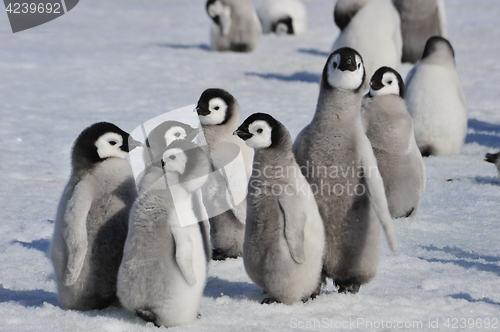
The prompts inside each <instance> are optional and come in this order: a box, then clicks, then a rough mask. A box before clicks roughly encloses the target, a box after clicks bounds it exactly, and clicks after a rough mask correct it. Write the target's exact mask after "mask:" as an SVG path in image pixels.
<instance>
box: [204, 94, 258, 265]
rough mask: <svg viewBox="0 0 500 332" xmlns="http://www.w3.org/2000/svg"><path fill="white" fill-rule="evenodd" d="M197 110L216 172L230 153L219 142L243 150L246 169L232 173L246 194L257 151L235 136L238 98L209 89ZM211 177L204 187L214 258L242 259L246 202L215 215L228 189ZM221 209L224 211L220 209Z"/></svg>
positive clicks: (238, 120) (239, 118) (237, 121)
mask: <svg viewBox="0 0 500 332" xmlns="http://www.w3.org/2000/svg"><path fill="white" fill-rule="evenodd" d="M195 111H197V112H198V116H199V119H200V122H201V125H202V129H203V133H204V137H205V139H206V144H207V146H208V154H209V158H210V161H211V163H212V171H217V170H219V169H221V168H222V167H224V166H225V165H224V163H223V160H224V159H225V158H224V155H225V153H226V151H225V147H224V145H221V146H220V147H219V146H218V143H221V142H229V143H234V144H236V145H238V146H239V148H240V149H241V153H242V157H243V161H244V164H245V169H239V170H237V171H238V172H239V173H238V174H228V176H230V177H233V178H241V179H242V181H241V183H240V184H238V185H239V186H241V187H242V188H243V191H246V189H247V184H248V179H250V175H251V173H252V161H253V154H254V152H253V149H251V148H250V147H248V146H247V145H246V144H245V143H244V142H243V141H242V140H241V139H239V138H238V137H236V136H234V135H233V131H234V130H236V128H238V125H239V124H240V123H241V111H240V106H239V104H238V102H237V101H236V99H235V98H234V97H233V96H232V95H231V94H230V93H229V92H227V91H225V90H222V89H207V90H205V91H204V92H203V93H202V95H201V96H200V99H199V101H198V104H197V106H196V109H195ZM214 180H215V179H214V178H213V177H211V178H210V179H209V181H207V184H206V185H205V186H204V187H203V200H204V203H205V206H206V208H207V212H208V214H209V216H211V218H210V220H209V221H210V235H211V239H212V243H213V246H214V248H215V250H214V251H213V259H215V260H223V259H226V258H228V257H229V258H236V257H239V256H241V254H242V250H243V236H244V232H245V220H246V209H247V203H246V200H243V201H242V202H241V203H239V204H238V205H236V206H234V207H231V208H230V209H229V208H227V209H222V211H225V212H223V213H220V214H218V213H211V209H212V208H219V206H220V205H221V204H222V203H223V201H224V202H225V192H226V187H225V186H223V185H222V181H214ZM218 210H221V209H220V208H219V209H218Z"/></svg>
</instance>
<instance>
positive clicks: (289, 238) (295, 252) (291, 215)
mask: <svg viewBox="0 0 500 332" xmlns="http://www.w3.org/2000/svg"><path fill="white" fill-rule="evenodd" d="M278 204H279V206H280V209H281V212H282V213H283V219H284V222H285V239H286V243H287V244H288V250H289V251H290V255H291V256H292V258H293V260H294V261H295V262H296V263H297V264H302V263H304V262H305V260H306V255H305V253H304V227H305V224H306V218H307V217H306V214H305V213H304V211H303V210H302V209H301V207H302V205H301V203H300V201H299V199H298V197H297V196H296V195H285V196H280V197H279V199H278Z"/></svg>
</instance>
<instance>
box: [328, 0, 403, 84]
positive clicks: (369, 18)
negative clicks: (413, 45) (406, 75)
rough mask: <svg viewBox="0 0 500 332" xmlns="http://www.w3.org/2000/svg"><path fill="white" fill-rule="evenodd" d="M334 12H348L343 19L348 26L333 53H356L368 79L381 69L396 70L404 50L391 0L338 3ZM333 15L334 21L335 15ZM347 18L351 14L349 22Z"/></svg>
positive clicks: (345, 0)
mask: <svg viewBox="0 0 500 332" xmlns="http://www.w3.org/2000/svg"><path fill="white" fill-rule="evenodd" d="M339 7H340V8H339ZM358 8H359V9H358ZM337 9H338V10H340V9H344V10H345V11H346V12H347V13H346V14H344V16H347V19H344V20H347V22H348V23H347V25H346V26H345V27H344V29H342V28H341V30H342V31H341V32H340V34H339V36H338V37H337V39H336V40H335V42H334V44H333V47H332V50H336V49H338V48H341V47H351V48H353V49H355V50H356V51H358V52H359V53H360V54H361V56H362V57H363V60H364V66H365V70H366V75H367V77H369V78H370V77H372V75H373V74H374V73H375V71H376V70H377V69H378V68H380V67H382V66H389V67H392V68H396V69H398V68H399V65H400V64H401V53H402V48H403V41H402V37H401V23H400V18H399V14H398V12H397V11H396V8H394V5H393V4H392V2H391V0H369V1H359V0H357V1H352V0H340V1H339V2H338V3H337V5H336V7H335V12H336V11H337ZM356 9H358V10H357V12H355V14H353V11H354V10H356ZM334 15H335V19H336V20H337V14H336V13H335V14H334ZM349 15H353V16H352V18H351V19H350V20H348V17H349ZM344 24H345V23H344Z"/></svg>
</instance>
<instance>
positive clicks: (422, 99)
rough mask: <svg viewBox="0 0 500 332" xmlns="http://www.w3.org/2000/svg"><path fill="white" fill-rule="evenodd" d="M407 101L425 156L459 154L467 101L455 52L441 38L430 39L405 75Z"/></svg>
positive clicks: (464, 134) (465, 127)
mask: <svg viewBox="0 0 500 332" xmlns="http://www.w3.org/2000/svg"><path fill="white" fill-rule="evenodd" d="M406 104H407V107H408V112H409V113H410V115H411V117H412V118H413V128H414V130H415V139H416V141H417V145H418V148H419V149H420V152H421V153H422V155H423V156H424V157H427V156H430V155H437V156H448V155H454V154H458V153H459V152H460V148H461V147H462V145H463V143H464V141H465V136H466V135H467V103H466V99H465V93H464V90H463V88H462V83H461V81H460V77H459V76H458V73H457V71H456V69H455V53H454V51H453V47H452V46H451V44H450V42H449V41H448V40H446V39H444V38H442V37H438V36H434V37H431V38H429V40H428V41H427V43H426V45H425V50H424V53H423V55H422V60H420V61H419V62H418V63H417V64H416V65H415V66H414V67H413V69H412V70H411V71H410V72H409V73H408V75H407V76H406Z"/></svg>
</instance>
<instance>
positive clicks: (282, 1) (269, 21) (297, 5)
mask: <svg viewBox="0 0 500 332" xmlns="http://www.w3.org/2000/svg"><path fill="white" fill-rule="evenodd" d="M257 14H258V15H259V19H260V22H261V23H262V31H263V32H264V33H272V32H274V33H276V34H277V35H295V34H299V33H301V32H303V31H304V30H306V27H307V11H306V7H305V6H304V4H303V3H302V1H301V0H264V1H262V2H261V4H260V5H258V6H257Z"/></svg>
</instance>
